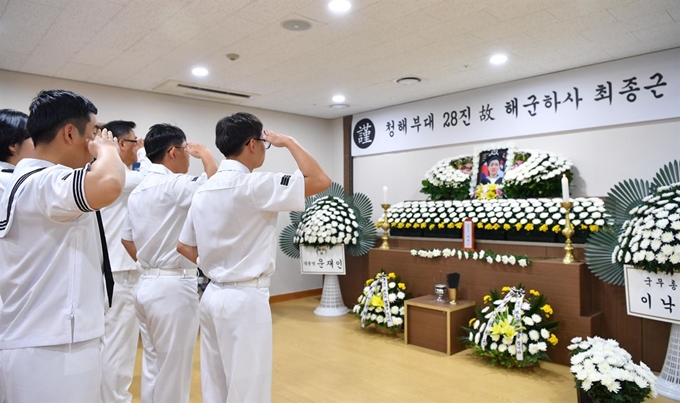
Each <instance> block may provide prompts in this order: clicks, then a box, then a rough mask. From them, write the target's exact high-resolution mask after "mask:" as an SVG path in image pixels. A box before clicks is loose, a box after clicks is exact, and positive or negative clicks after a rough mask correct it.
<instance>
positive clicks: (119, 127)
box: [102, 120, 137, 138]
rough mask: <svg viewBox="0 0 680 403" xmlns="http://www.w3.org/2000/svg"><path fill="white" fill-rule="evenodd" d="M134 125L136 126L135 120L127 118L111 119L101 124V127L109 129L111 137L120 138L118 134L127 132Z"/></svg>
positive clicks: (132, 128)
mask: <svg viewBox="0 0 680 403" xmlns="http://www.w3.org/2000/svg"><path fill="white" fill-rule="evenodd" d="M135 127H137V125H136V124H135V122H131V121H129V120H112V121H110V122H109V123H107V124H105V125H104V126H102V129H106V130H108V131H110V132H111V134H113V137H115V138H120V136H124V135H126V134H129V133H130V132H131V131H132V130H134V128H135Z"/></svg>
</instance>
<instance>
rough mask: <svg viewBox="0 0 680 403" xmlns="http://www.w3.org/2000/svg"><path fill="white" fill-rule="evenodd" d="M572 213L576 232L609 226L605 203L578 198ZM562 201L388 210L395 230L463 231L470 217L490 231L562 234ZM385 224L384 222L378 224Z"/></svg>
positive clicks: (420, 204)
mask: <svg viewBox="0 0 680 403" xmlns="http://www.w3.org/2000/svg"><path fill="white" fill-rule="evenodd" d="M572 201H573V203H574V206H573V207H572V210H571V213H570V219H571V223H572V225H573V226H574V228H575V229H577V230H581V231H585V232H596V231H599V229H600V228H601V227H603V226H605V225H606V221H605V210H604V202H603V201H602V199H599V198H576V199H573V200H572ZM561 202H562V200H561V199H524V200H515V199H500V200H492V201H484V200H462V201H458V200H454V201H452V200H440V201H413V202H401V203H398V204H395V205H393V206H392V207H391V208H390V209H389V211H388V220H389V222H390V225H391V226H392V227H393V228H399V229H402V228H421V229H427V230H433V229H460V228H462V226H463V221H464V220H465V219H466V218H470V219H472V221H473V222H474V223H475V225H476V227H477V228H479V229H486V230H504V231H536V232H553V233H559V232H560V231H562V227H563V226H564V222H565V221H564V215H565V212H564V209H563V208H562V206H560V203H561ZM378 224H380V225H381V224H382V223H378Z"/></svg>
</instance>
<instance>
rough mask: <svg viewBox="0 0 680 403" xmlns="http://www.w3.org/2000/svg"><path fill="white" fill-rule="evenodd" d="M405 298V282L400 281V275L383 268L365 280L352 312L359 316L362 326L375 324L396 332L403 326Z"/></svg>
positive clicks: (406, 294)
mask: <svg viewBox="0 0 680 403" xmlns="http://www.w3.org/2000/svg"><path fill="white" fill-rule="evenodd" d="M407 298H409V295H408V293H407V292H406V284H404V283H402V282H401V277H399V276H397V275H396V274H395V273H385V271H384V270H383V271H381V272H380V273H378V274H376V275H375V277H374V278H369V279H368V280H366V285H365V287H364V290H363V293H362V294H361V295H360V296H359V298H357V303H356V305H354V308H353V309H352V312H354V314H355V315H356V316H357V317H358V318H360V320H361V327H362V328H366V327H368V326H370V325H373V324H375V326H376V327H377V328H385V329H387V330H389V331H390V332H397V331H399V330H400V329H402V328H403V326H404V300H406V299H407Z"/></svg>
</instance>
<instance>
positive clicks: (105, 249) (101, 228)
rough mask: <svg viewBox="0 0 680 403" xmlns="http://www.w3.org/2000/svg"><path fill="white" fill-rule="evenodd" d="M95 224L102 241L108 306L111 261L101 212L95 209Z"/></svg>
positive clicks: (110, 284)
mask: <svg viewBox="0 0 680 403" xmlns="http://www.w3.org/2000/svg"><path fill="white" fill-rule="evenodd" d="M96 214H97V226H98V227H99V239H100V240H101V243H102V255H104V261H103V262H102V274H103V275H104V282H105V283H106V296H107V297H108V298H109V308H111V302H112V301H113V285H114V282H113V273H112V272H111V261H110V260H109V248H108V246H106V234H105V233H104V223H103V222H102V214H101V213H100V212H99V210H97V212H96Z"/></svg>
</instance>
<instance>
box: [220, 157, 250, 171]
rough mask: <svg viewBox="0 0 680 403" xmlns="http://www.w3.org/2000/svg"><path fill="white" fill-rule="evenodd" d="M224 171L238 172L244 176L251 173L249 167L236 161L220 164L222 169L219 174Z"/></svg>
mask: <svg viewBox="0 0 680 403" xmlns="http://www.w3.org/2000/svg"><path fill="white" fill-rule="evenodd" d="M223 171H237V172H241V173H244V174H249V173H250V169H248V167H247V166H245V165H243V164H242V163H241V162H239V161H236V160H224V161H222V162H220V167H219V169H218V170H217V172H223Z"/></svg>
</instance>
